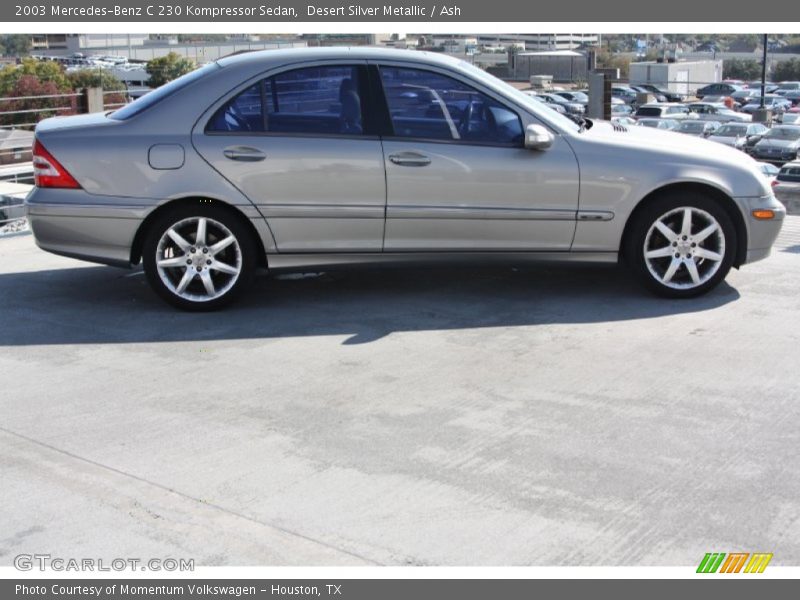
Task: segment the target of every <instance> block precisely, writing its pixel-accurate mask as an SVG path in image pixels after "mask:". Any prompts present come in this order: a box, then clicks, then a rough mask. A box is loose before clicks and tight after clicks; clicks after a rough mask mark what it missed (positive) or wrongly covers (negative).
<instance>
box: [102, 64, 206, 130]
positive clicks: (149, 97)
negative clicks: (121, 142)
mask: <svg viewBox="0 0 800 600" xmlns="http://www.w3.org/2000/svg"><path fill="white" fill-rule="evenodd" d="M215 69H219V65H217V63H209V64H207V65H205V66H204V67H200V68H199V69H195V70H194V71H192V72H191V73H187V74H186V75H184V76H182V77H178V78H177V79H173V80H172V81H170V82H169V83H165V84H164V85H162V86H161V87H158V88H156V89H154V90H153V91H151V92H147V93H146V94H145V95H144V96H142V97H141V98H139V99H137V100H134V101H133V102H131V103H130V104H126V105H125V106H123V107H122V108H120V109H118V110H115V111H114V112H113V113H111V114H110V115H108V116H109V117H110V118H112V119H117V120H119V121H124V120H126V119H130V118H131V117H134V116H136V115H138V114H139V113H141V112H143V111H145V110H147V109H148V108H150V107H151V106H153V105H154V104H156V103H158V102H160V101H161V100H163V99H164V98H167V97H168V96H171V95H172V94H174V93H175V92H177V91H178V90H181V89H183V88H185V87H186V86H187V85H189V84H191V83H194V82H195V81H197V80H198V79H200V78H201V77H203V76H204V75H206V73H208V72H209V71H213V70H215Z"/></svg>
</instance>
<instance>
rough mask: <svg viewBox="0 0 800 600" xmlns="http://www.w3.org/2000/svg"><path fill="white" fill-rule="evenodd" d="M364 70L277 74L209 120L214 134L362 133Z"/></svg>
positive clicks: (337, 68)
mask: <svg viewBox="0 0 800 600" xmlns="http://www.w3.org/2000/svg"><path fill="white" fill-rule="evenodd" d="M360 76H361V69H360V68H359V67H356V66H327V67H309V68H305V69H296V70H294V71H286V72H284V73H279V74H278V75H275V76H273V77H269V78H267V79H264V80H262V81H260V82H259V83H257V84H255V85H253V86H252V87H250V88H248V89H246V90H245V91H243V92H241V93H240V94H239V95H238V96H236V97H235V98H233V99H232V100H230V101H228V102H227V103H226V104H225V105H223V106H222V108H220V109H219V110H218V111H217V112H216V114H215V115H214V116H213V117H212V118H211V120H210V121H209V124H208V127H207V130H208V131H213V132H226V131H230V132H254V133H263V132H266V133H289V134H312V135H313V134H337V135H342V134H344V135H360V134H362V133H363V126H362V103H361V90H362V89H363V88H362V85H361V80H360Z"/></svg>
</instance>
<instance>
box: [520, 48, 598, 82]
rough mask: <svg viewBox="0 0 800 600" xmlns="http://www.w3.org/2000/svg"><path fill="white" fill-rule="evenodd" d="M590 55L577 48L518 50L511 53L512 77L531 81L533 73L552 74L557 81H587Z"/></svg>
mask: <svg viewBox="0 0 800 600" xmlns="http://www.w3.org/2000/svg"><path fill="white" fill-rule="evenodd" d="M588 71H589V57H588V55H587V54H584V53H582V52H576V51H575V50H551V51H546V52H517V53H516V54H512V55H511V62H510V64H509V73H510V75H511V78H512V79H516V80H524V81H530V78H531V76H533V75H550V76H552V78H553V81H555V82H561V83H564V82H573V81H586V80H587V73H588Z"/></svg>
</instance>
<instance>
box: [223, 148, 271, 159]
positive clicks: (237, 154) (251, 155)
mask: <svg viewBox="0 0 800 600" xmlns="http://www.w3.org/2000/svg"><path fill="white" fill-rule="evenodd" d="M222 153H223V154H224V155H225V158H230V159H231V160H242V161H245V162H256V161H259V160H264V159H265V158H267V155H266V154H264V153H263V152H261V150H259V149H258V148H251V147H249V146H234V147H233V148H225V150H223V151H222Z"/></svg>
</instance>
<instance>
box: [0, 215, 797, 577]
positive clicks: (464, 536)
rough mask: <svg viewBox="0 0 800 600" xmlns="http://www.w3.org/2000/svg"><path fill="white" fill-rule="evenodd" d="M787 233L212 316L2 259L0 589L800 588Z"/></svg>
mask: <svg viewBox="0 0 800 600" xmlns="http://www.w3.org/2000/svg"><path fill="white" fill-rule="evenodd" d="M798 273H800V218H798V217H791V218H789V219H788V221H787V225H786V227H785V229H784V233H783V234H782V237H781V240H780V244H779V247H778V248H776V250H775V252H774V254H773V256H772V257H770V258H769V259H768V260H766V261H763V262H760V263H756V264H753V265H749V266H747V267H746V268H744V269H743V270H742V271H740V272H733V273H732V274H731V275H730V276H729V278H728V282H727V283H726V284H723V285H722V286H721V287H720V288H718V289H717V290H716V291H715V292H713V293H712V294H710V295H708V296H706V297H704V298H700V299H695V300H688V301H668V300H662V299H658V298H655V297H652V296H649V295H648V294H647V293H645V292H643V291H641V290H640V289H639V287H638V286H637V285H636V284H635V283H634V282H633V281H632V280H631V279H630V278H629V277H628V275H627V274H626V273H625V272H624V271H623V270H621V269H617V268H609V267H591V268H589V267H570V268H562V267H559V268H556V267H537V268H529V269H520V270H515V269H508V268H493V269H449V270H448V269H435V270H406V271H394V270H390V271H383V272H377V271H366V272H349V273H335V274H326V275H322V276H318V277H303V278H283V279H273V278H269V277H266V276H264V277H261V278H259V280H258V281H257V284H256V285H255V286H254V288H255V289H253V290H252V291H251V292H250V293H249V294H248V296H247V297H246V298H245V299H244V301H243V302H241V303H240V304H237V305H236V306H234V307H232V308H231V309H230V310H227V311H225V312H220V313H213V314H185V313H180V312H176V311H175V310H173V309H171V308H169V307H167V306H165V305H163V304H162V303H161V302H160V301H159V300H157V299H156V297H155V296H154V295H153V294H152V293H151V292H150V290H149V289H148V288H147V286H146V283H145V281H144V278H143V277H142V276H141V274H139V273H136V272H133V273H131V272H126V271H120V270H115V269H112V268H108V267H99V266H92V265H89V264H86V263H81V262H78V261H74V260H69V259H66V258H59V257H55V256H51V255H49V254H46V253H44V252H42V251H40V250H38V249H37V248H36V247H35V246H34V243H33V240H32V238H31V237H30V236H17V237H13V238H7V239H0V311H2V312H0V315H2V317H1V318H0V322H1V323H2V327H0V373H1V374H2V378H1V379H0V390H1V392H0V399H1V400H0V414H2V419H0V467H1V468H2V485H0V506H2V512H1V513H0V514H1V515H2V516H0V524H2V527H0V538H2V539H0V564H2V565H10V564H11V563H12V560H13V557H14V556H15V555H16V554H19V553H50V554H52V555H53V556H65V557H143V558H149V557H161V556H167V555H168V556H173V557H184V558H194V559H195V560H196V562H197V564H198V565H264V564H307V565H331V564H373V563H378V564H423V565H428V564H431V565H440V564H444V565H490V564H491V565H510V564H513V565H521V564H523V565H696V564H697V563H698V562H699V560H700V558H702V556H703V555H704V553H706V552H710V551H721V552H729V551H762V552H774V554H775V558H774V559H773V563H772V564H783V565H797V564H800V479H799V478H798V476H797V474H798V472H800V452H798V448H800V427H798V423H800V402H798V401H799V400H800V391H799V390H800V369H798V368H797V364H798V352H799V351H800V350H799V348H800V319H798V314H800V277H798Z"/></svg>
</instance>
